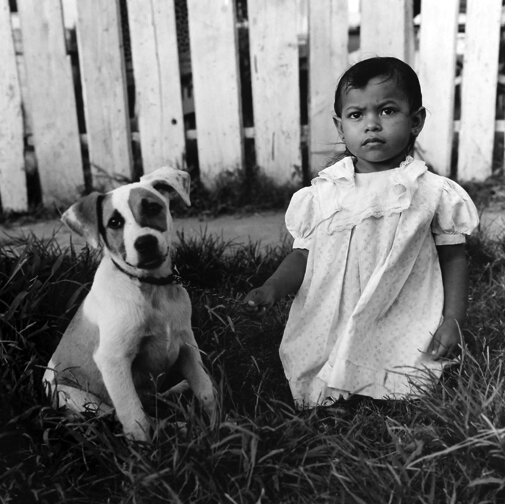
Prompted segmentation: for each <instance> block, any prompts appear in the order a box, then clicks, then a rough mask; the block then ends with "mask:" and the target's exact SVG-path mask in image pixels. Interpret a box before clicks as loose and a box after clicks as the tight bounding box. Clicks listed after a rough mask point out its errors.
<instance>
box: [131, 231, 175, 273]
mask: <svg viewBox="0 0 505 504" xmlns="http://www.w3.org/2000/svg"><path fill="white" fill-rule="evenodd" d="M133 246H134V247H135V250H136V251H137V254H138V262H137V268H141V269H155V268H158V267H159V266H161V265H162V264H163V261H164V260H165V258H166V254H163V253H162V252H161V251H160V248H159V242H158V239H157V238H156V237H155V236H153V235H150V234H147V235H143V236H139V237H138V238H137V239H136V240H135V243H134V244H133ZM167 253H168V252H167Z"/></svg>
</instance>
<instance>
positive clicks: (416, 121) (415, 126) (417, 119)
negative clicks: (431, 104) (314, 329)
mask: <svg viewBox="0 0 505 504" xmlns="http://www.w3.org/2000/svg"><path fill="white" fill-rule="evenodd" d="M425 120H426V109H425V108H424V107H419V108H418V109H417V110H416V111H415V112H413V113H412V134H413V135H414V136H416V137H417V136H418V135H419V133H421V131H422V129H423V127H424V121H425Z"/></svg>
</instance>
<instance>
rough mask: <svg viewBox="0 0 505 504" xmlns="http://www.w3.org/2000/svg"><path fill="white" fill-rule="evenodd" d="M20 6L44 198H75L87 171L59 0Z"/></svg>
mask: <svg viewBox="0 0 505 504" xmlns="http://www.w3.org/2000/svg"><path fill="white" fill-rule="evenodd" d="M18 9H19V16H20V20H21V31H22V40H23V52H24V58H25V68H26V79H27V90H28V94H29V97H30V104H31V118H32V121H33V139H34V146H35V154H36V157H37V166H38V173H39V178H40V185H41V187H42V198H43V201H44V203H45V204H46V205H47V204H50V203H53V202H54V203H62V202H71V201H73V200H74V199H75V198H76V197H77V196H78V195H79V190H80V189H81V190H82V188H83V184H84V176H83V171H82V157H81V146H80V140H79V129H78V124H77V111H76V101H75V94H74V86H73V80H72V73H71V66H70V60H69V57H68V56H67V54H66V46H65V32H64V28H63V14H62V10H61V4H60V0H45V1H43V2H40V1H39V0H21V1H19V2H18Z"/></svg>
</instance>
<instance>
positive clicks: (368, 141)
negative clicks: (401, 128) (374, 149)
mask: <svg viewBox="0 0 505 504" xmlns="http://www.w3.org/2000/svg"><path fill="white" fill-rule="evenodd" d="M383 143H385V142H384V140H382V138H378V137H370V138H365V140H364V141H363V143H362V145H363V146H365V145H370V146H374V145H382V144H383Z"/></svg>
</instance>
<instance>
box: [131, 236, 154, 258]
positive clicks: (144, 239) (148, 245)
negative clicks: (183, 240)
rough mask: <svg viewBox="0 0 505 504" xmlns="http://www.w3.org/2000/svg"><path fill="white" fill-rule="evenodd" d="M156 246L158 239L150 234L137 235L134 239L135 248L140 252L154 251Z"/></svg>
mask: <svg viewBox="0 0 505 504" xmlns="http://www.w3.org/2000/svg"><path fill="white" fill-rule="evenodd" d="M157 247H158V240H157V239H156V237H154V236H152V235H144V236H139V237H138V238H137V239H136V240H135V249H136V250H137V251H138V252H140V253H141V254H145V253H148V252H155V251H156V249H157Z"/></svg>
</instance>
